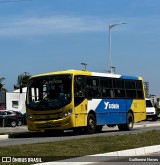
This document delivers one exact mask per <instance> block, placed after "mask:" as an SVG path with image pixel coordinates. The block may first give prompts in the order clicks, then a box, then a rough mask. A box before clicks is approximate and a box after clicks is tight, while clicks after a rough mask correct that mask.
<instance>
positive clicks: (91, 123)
mask: <svg viewBox="0 0 160 165" xmlns="http://www.w3.org/2000/svg"><path fill="white" fill-rule="evenodd" d="M95 132H96V119H95V116H94V115H93V114H89V115H88V118H87V133H89V134H94V133H95Z"/></svg>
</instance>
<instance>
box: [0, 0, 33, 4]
mask: <svg viewBox="0 0 160 165" xmlns="http://www.w3.org/2000/svg"><path fill="white" fill-rule="evenodd" d="M23 1H32V0H13V1H12V0H7V1H5V0H4V1H0V3H10V2H23Z"/></svg>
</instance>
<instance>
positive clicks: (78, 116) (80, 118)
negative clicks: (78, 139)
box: [75, 99, 87, 127]
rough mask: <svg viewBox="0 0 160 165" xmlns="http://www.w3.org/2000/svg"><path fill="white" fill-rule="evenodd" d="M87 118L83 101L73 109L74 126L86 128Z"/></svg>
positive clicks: (85, 103)
mask: <svg viewBox="0 0 160 165" xmlns="http://www.w3.org/2000/svg"><path fill="white" fill-rule="evenodd" d="M86 116H87V100H86V99H85V100H84V101H83V102H82V103H81V104H79V105H78V106H76V107H75V126H76V127H82V126H86V123H87V121H86V118H87V117H86Z"/></svg>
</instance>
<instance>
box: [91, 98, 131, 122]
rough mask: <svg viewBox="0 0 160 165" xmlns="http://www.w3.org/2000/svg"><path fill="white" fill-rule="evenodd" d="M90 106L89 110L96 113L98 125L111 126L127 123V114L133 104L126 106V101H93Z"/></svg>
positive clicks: (128, 103) (129, 103)
mask: <svg viewBox="0 0 160 165" xmlns="http://www.w3.org/2000/svg"><path fill="white" fill-rule="evenodd" d="M89 104H90V108H89V109H90V110H91V109H92V110H94V111H95V113H96V121H97V125H105V124H107V125H109V124H122V123H126V114H127V113H126V112H128V107H131V104H132V102H131V101H130V102H127V105H126V100H125V99H92V101H89ZM91 105H92V106H91Z"/></svg>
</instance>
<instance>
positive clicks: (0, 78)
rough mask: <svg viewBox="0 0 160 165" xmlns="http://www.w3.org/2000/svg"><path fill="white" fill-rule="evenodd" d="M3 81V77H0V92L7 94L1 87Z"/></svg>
mask: <svg viewBox="0 0 160 165" xmlns="http://www.w3.org/2000/svg"><path fill="white" fill-rule="evenodd" d="M4 80H5V78H4V77H0V92H7V89H6V88H4V87H3V83H2V82H3V81H4Z"/></svg>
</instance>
